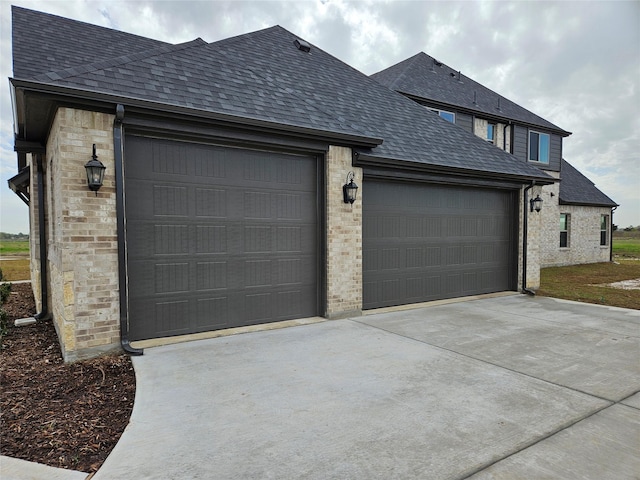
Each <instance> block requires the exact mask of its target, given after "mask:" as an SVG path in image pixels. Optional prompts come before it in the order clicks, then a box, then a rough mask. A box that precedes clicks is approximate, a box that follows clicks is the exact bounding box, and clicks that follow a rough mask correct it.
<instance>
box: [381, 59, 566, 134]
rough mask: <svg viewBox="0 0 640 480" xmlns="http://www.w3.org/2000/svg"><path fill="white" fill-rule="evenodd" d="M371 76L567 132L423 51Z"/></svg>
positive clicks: (435, 97) (397, 87)
mask: <svg viewBox="0 0 640 480" xmlns="http://www.w3.org/2000/svg"><path fill="white" fill-rule="evenodd" d="M371 78H373V79H375V80H377V81H378V82H380V83H381V84H383V85H385V86H386V87H388V88H390V89H392V90H395V91H397V92H401V93H405V94H409V95H413V96H415V97H419V98H421V99H424V100H432V101H436V102H439V103H443V104H448V105H452V106H455V107H461V108H463V109H466V110H472V111H475V112H478V113H484V114H487V115H491V116H492V117H499V118H503V119H505V120H516V121H520V122H523V123H526V124H530V125H536V126H539V127H542V128H545V129H548V130H552V131H555V132H558V133H560V134H561V135H568V134H569V132H566V131H564V130H562V129H561V128H560V127H558V126H556V125H554V124H553V123H551V122H549V121H547V120H545V119H544V118H542V117H540V116H538V115H536V114H535V113H532V112H530V111H529V110H527V109H526V108H523V107H521V106H520V105H518V104H516V103H514V102H512V101H511V100H509V99H508V98H506V97H503V96H502V95H499V94H497V93H496V92H494V91H493V90H490V89H489V88H487V87H485V86H484V85H482V84H480V83H478V82H476V81H475V80H473V79H471V78H469V77H467V76H466V75H464V74H462V73H461V72H459V71H458V70H454V69H453V68H451V67H449V66H447V65H445V64H444V63H442V62H439V61H438V60H436V59H435V58H433V57H431V56H429V55H427V54H426V53H423V52H420V53H418V54H417V55H414V56H413V57H410V58H408V59H406V60H403V61H402V62H400V63H397V64H395V65H393V66H391V67H389V68H386V69H384V70H382V71H380V72H378V73H374V74H373V75H371Z"/></svg>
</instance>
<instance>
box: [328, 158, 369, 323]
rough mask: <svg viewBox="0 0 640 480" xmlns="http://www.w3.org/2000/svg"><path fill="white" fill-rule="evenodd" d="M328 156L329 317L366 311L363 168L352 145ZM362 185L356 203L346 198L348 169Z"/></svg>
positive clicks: (353, 314)
mask: <svg viewBox="0 0 640 480" xmlns="http://www.w3.org/2000/svg"><path fill="white" fill-rule="evenodd" d="M326 158H327V160H326V199H327V200H326V202H327V252H326V258H327V272H326V275H327V307H326V312H325V316H326V317H327V318H343V317H348V316H355V315H361V314H362V196H363V195H364V193H363V183H364V182H363V181H362V169H360V168H355V167H353V166H352V164H351V161H352V159H351V149H350V148H346V147H335V146H331V147H330V148H329V153H328V154H327V157H326ZM350 171H353V172H354V173H355V182H356V184H357V185H358V186H359V187H360V188H359V189H358V197H357V200H356V201H355V203H354V204H353V205H350V204H348V203H344V202H343V200H342V186H343V185H344V184H345V182H346V177H347V173H348V172H350Z"/></svg>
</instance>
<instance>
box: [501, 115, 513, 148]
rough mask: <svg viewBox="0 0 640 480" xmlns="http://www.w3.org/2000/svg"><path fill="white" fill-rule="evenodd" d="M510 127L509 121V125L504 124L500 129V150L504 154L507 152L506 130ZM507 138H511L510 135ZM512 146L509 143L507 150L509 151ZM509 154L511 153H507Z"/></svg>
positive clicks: (511, 143)
mask: <svg viewBox="0 0 640 480" xmlns="http://www.w3.org/2000/svg"><path fill="white" fill-rule="evenodd" d="M510 126H511V121H509V123H505V124H504V127H503V128H502V150H504V151H505V152H506V151H507V128H509V127H510ZM512 130H513V129H512ZM509 136H511V134H509ZM512 145H513V142H509V150H511V146H512ZM509 153H511V151H509Z"/></svg>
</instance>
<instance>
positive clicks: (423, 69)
mask: <svg viewBox="0 0 640 480" xmlns="http://www.w3.org/2000/svg"><path fill="white" fill-rule="evenodd" d="M372 78H374V79H376V80H377V81H379V82H380V83H382V84H383V85H386V86H387V87H389V88H391V89H393V90H395V91H397V92H399V93H401V94H403V95H405V96H407V97H408V98H410V99H412V100H414V101H416V102H417V103H419V104H420V105H423V106H424V107H426V108H427V109H429V110H430V111H432V112H434V113H435V114H437V115H439V116H440V117H442V118H443V119H445V120H447V121H449V122H451V123H454V124H456V125H457V126H459V127H461V128H463V129H465V130H467V131H469V132H471V133H473V134H474V135H476V136H478V137H480V138H482V139H484V140H485V141H486V142H487V143H489V144H492V145H494V146H496V147H498V148H500V149H502V150H504V151H507V152H510V153H512V154H513V156H514V157H516V158H517V159H518V160H520V161H522V162H526V163H529V164H531V165H535V166H536V167H537V168H540V169H541V170H543V171H545V172H547V173H548V174H549V175H550V176H552V177H553V178H554V179H556V182H555V183H554V184H552V185H547V186H544V187H543V188H542V190H541V193H540V197H541V199H542V200H543V208H542V210H541V211H540V216H541V226H542V232H541V234H540V265H541V266H542V267H548V266H560V265H573V264H579V263H596V262H606V261H609V260H610V258H611V220H612V215H613V210H614V209H615V208H616V207H617V204H616V203H615V202H614V201H613V200H611V199H610V198H609V197H607V196H606V195H605V194H603V193H602V192H601V191H600V190H598V189H597V188H596V187H595V186H594V185H593V183H592V182H590V181H589V180H588V179H587V178H586V177H584V176H583V175H582V174H581V173H580V172H578V171H577V170H576V169H575V168H574V167H572V166H571V165H570V164H569V163H568V162H566V161H565V160H564V159H563V158H562V139H563V138H564V137H567V136H568V135H570V133H569V132H567V131H564V130H562V129H561V128H559V127H557V126H556V125H554V124H552V123H551V122H549V121H547V120H545V119H543V118H542V117H539V116H537V115H535V114H534V113H532V112H529V111H528V110H526V109H524V108H522V107H520V106H519V105H517V104H515V103H514V102H512V101H510V100H509V99H507V98H505V97H503V96H501V95H499V94H497V93H495V92H493V91H491V90H490V89H488V88H486V87H485V86H483V85H481V84H479V83H477V82H475V81H474V80H472V79H471V78H469V77H467V76H465V75H463V74H462V73H461V72H460V71H456V70H454V69H452V68H450V67H448V66H447V65H445V64H443V63H442V62H440V61H438V60H436V59H435V58H433V57H430V56H428V55H426V54H424V53H419V54H417V55H415V56H414V57H411V58H409V59H407V60H404V61H403V62H400V63H398V64H396V65H394V66H391V67H389V68H387V69H385V70H383V71H381V72H378V73H376V74H374V75H372ZM568 236H569V237H570V238H571V241H570V242H567V237H568Z"/></svg>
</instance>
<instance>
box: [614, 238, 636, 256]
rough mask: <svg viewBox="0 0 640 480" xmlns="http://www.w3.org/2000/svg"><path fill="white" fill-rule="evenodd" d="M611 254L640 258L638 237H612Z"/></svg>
mask: <svg viewBox="0 0 640 480" xmlns="http://www.w3.org/2000/svg"><path fill="white" fill-rule="evenodd" d="M613 254H614V255H619V256H621V257H633V258H640V238H633V237H613Z"/></svg>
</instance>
